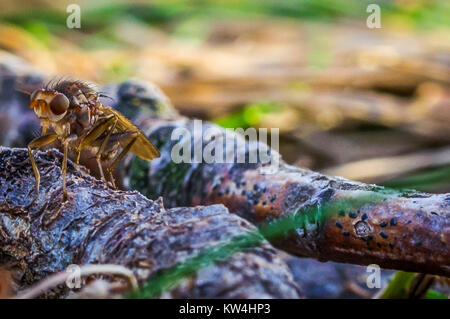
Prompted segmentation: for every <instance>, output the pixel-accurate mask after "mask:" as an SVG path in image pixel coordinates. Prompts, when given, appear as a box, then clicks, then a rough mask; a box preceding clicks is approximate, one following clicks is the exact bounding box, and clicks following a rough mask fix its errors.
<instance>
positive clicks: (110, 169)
mask: <svg viewBox="0 0 450 319" xmlns="http://www.w3.org/2000/svg"><path fill="white" fill-rule="evenodd" d="M127 133H129V134H127V135H125V136H123V139H130V138H132V140H131V141H130V143H128V144H127V145H126V146H125V147H124V148H123V149H122V151H121V152H120V154H119V155H117V157H116V158H115V159H114V161H113V162H112V164H111V166H110V167H107V168H106V172H107V173H108V174H109V177H110V180H111V183H112V185H113V187H114V188H116V185H115V183H114V176H113V173H112V172H113V171H114V169H115V168H116V166H117V164H119V162H120V161H121V160H122V159H123V158H124V156H125V155H127V153H128V152H129V151H130V149H131V147H133V144H134V143H135V142H136V140H137V138H138V136H139V133H138V132H127Z"/></svg>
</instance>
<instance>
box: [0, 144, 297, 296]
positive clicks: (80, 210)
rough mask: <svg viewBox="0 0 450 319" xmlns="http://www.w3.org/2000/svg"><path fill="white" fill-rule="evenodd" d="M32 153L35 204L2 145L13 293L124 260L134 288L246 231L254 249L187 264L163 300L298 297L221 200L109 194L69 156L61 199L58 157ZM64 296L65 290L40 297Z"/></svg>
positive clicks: (270, 255) (23, 160)
mask: <svg viewBox="0 0 450 319" xmlns="http://www.w3.org/2000/svg"><path fill="white" fill-rule="evenodd" d="M36 159H37V165H38V167H39V170H40V171H41V176H42V180H41V190H40V197H39V199H38V200H37V201H35V202H33V194H34V177H33V172H32V170H31V166H30V165H29V162H28V160H27V151H26V150H25V149H10V148H4V147H1V148H0V264H3V265H5V266H6V268H7V269H10V270H13V272H14V276H15V278H16V280H17V281H18V282H19V286H20V288H21V289H24V288H26V287H28V286H29V285H31V284H33V283H35V282H37V281H39V280H42V279H43V278H45V277H47V276H48V275H50V274H53V273H57V272H60V271H63V270H65V268H66V267H67V266H68V265H70V264H78V265H84V264H117V265H123V266H125V267H127V268H128V269H130V270H132V271H133V273H134V275H135V276H136V278H137V280H138V282H139V283H140V284H142V283H143V282H144V281H146V280H147V279H148V278H149V277H150V276H153V275H155V274H157V273H158V272H160V271H162V270H164V269H170V267H173V266H174V265H176V264H177V263H182V262H185V261H187V260H189V259H191V258H195V256H197V255H198V254H199V253H200V252H202V251H204V250H205V249H210V248H211V247H215V246H216V245H220V244H223V243H227V242H229V241H230V240H232V239H233V238H235V237H239V236H247V235H249V234H251V235H252V236H253V238H259V240H257V243H258V244H259V245H257V246H256V247H249V248H247V249H244V250H243V251H242V252H241V253H239V254H233V255H231V256H229V257H228V258H226V259H220V260H213V261H212V262H211V263H210V264H208V265H206V266H207V267H204V268H202V269H200V270H199V268H200V267H198V268H194V269H192V271H191V272H190V273H188V277H187V278H185V279H184V283H185V284H184V285H179V286H176V287H175V286H173V285H171V286H168V288H169V290H168V291H164V296H166V297H180V298H181V297H182V298H204V297H207V298H218V297H224V298H263V297H271V298H298V297H299V296H300V292H299V290H298V288H297V286H296V284H295V283H294V281H293V278H292V275H291V274H290V272H289V270H288V268H287V266H286V265H285V264H284V262H283V261H282V260H281V258H280V255H279V253H278V252H277V251H276V250H275V249H273V248H272V247H271V246H270V245H269V244H268V243H267V242H265V241H264V240H263V239H262V237H261V236H260V235H258V233H257V232H256V230H255V228H254V227H253V226H252V225H251V224H249V223H248V222H246V221H245V220H243V219H241V218H239V217H238V216H236V215H232V214H229V213H228V211H227V210H226V209H225V208H224V207H223V206H221V205H213V206H209V207H194V208H174V209H170V210H166V209H164V207H163V206H162V201H161V200H157V201H151V200H148V199H147V198H145V197H144V196H142V195H141V194H139V193H138V192H124V191H114V190H111V189H110V188H108V187H106V186H105V185H104V184H103V183H102V182H100V181H98V180H96V179H94V178H93V177H91V176H89V175H87V174H86V172H84V171H83V170H81V169H77V168H75V167H74V165H73V163H72V162H70V161H69V163H68V164H69V165H68V166H69V167H68V170H69V173H68V176H67V177H68V179H67V181H68V183H67V185H68V192H69V200H68V201H67V202H62V190H61V170H60V166H61V165H60V164H61V160H62V156H61V154H60V153H59V152H57V151H52V150H50V151H48V152H46V153H43V152H38V154H37V155H36ZM255 236H256V237H255ZM242 269H246V271H245V273H243V272H242ZM160 292H162V291H160ZM66 295H67V289H65V288H61V289H58V290H56V291H55V290H53V291H52V292H49V293H47V294H46V296H47V297H52V296H59V297H61V296H66Z"/></svg>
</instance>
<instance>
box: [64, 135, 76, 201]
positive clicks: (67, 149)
mask: <svg viewBox="0 0 450 319" xmlns="http://www.w3.org/2000/svg"><path fill="white" fill-rule="evenodd" d="M76 138H77V136H76V135H71V136H69V137H68V138H67V139H66V140H64V142H63V147H64V157H63V162H62V168H61V174H62V190H63V200H66V199H67V189H66V173H67V156H68V152H69V142H71V141H73V140H75V139H76Z"/></svg>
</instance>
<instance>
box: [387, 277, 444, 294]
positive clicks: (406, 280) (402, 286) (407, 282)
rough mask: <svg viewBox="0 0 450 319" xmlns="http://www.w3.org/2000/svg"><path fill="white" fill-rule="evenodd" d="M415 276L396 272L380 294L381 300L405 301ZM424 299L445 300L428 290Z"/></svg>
mask: <svg viewBox="0 0 450 319" xmlns="http://www.w3.org/2000/svg"><path fill="white" fill-rule="evenodd" d="M416 275H417V274H415V273H411V272H405V271H397V272H396V273H395V275H394V277H393V278H392V279H391V281H390V283H389V284H388V286H387V287H386V288H385V289H384V291H383V293H382V294H381V296H380V298H381V299H407V298H409V294H410V290H411V286H412V284H413V281H414V278H415V277H416ZM424 299H447V296H446V295H443V294H441V293H439V292H437V291H435V290H433V289H428V290H427V292H426V293H425V296H424Z"/></svg>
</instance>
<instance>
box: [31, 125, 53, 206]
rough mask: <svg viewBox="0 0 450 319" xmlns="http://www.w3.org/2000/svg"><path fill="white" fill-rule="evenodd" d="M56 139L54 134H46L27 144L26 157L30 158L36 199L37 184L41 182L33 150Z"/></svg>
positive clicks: (37, 192)
mask: <svg viewBox="0 0 450 319" xmlns="http://www.w3.org/2000/svg"><path fill="white" fill-rule="evenodd" d="M57 138H58V135H56V134H47V135H43V136H39V137H37V138H35V139H34V140H32V141H31V142H30V144H28V157H29V158H30V163H31V167H32V168H33V172H34V177H35V178H36V188H35V189H36V198H38V197H39V182H40V180H41V175H40V174H39V170H38V168H37V166H36V162H35V161H34V156H33V149H36V151H37V150H39V149H40V148H41V147H43V146H45V145H48V144H50V143H52V142H53V141H55V140H56V139H57Z"/></svg>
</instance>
